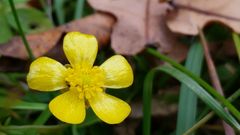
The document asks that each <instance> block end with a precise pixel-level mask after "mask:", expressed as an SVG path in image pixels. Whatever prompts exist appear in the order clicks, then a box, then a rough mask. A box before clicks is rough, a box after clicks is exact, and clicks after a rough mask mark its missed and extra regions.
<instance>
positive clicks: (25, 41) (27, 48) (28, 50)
mask: <svg viewBox="0 0 240 135" xmlns="http://www.w3.org/2000/svg"><path fill="white" fill-rule="evenodd" d="M9 3H10V6H11V9H12V12H13V16H14V19H15V21H16V24H17V27H18V30H19V32H20V35H21V38H22V41H23V43H24V46H25V48H26V50H27V53H28V56H29V58H30V59H31V60H34V56H33V53H32V50H31V48H30V46H29V44H28V42H27V39H26V37H25V34H24V32H23V29H22V27H21V24H20V21H19V18H18V15H17V12H16V8H15V5H14V2H13V0H9Z"/></svg>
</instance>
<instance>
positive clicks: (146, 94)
mask: <svg viewBox="0 0 240 135" xmlns="http://www.w3.org/2000/svg"><path fill="white" fill-rule="evenodd" d="M155 72H156V70H151V71H150V72H149V73H148V74H147V76H146V77H145V80H144V85H143V135H151V99H152V88H153V79H154V75H155Z"/></svg>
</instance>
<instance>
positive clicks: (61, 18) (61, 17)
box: [53, 0, 65, 24]
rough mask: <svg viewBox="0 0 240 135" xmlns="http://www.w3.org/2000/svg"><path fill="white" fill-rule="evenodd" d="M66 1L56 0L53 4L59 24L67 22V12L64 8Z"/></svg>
mask: <svg viewBox="0 0 240 135" xmlns="http://www.w3.org/2000/svg"><path fill="white" fill-rule="evenodd" d="M64 2H65V0H55V1H54V4H53V6H54V9H55V11H56V15H57V20H58V23H59V24H64V22H65V14H64V8H63V5H64Z"/></svg>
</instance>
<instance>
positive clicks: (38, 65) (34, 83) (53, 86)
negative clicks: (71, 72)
mask: <svg viewBox="0 0 240 135" xmlns="http://www.w3.org/2000/svg"><path fill="white" fill-rule="evenodd" d="M65 73H66V68H65V67H64V66H63V65H62V64H61V63H59V62H57V61H55V60H53V59H50V58H48V57H40V58H38V59H36V60H35V61H33V62H32V64H31V65H30V70H29V73H28V75H27V83H28V86H29V87H30V88H31V89H35V90H39V91H55V90H59V89H63V88H66V87H67V85H66V83H65V80H64V79H65Z"/></svg>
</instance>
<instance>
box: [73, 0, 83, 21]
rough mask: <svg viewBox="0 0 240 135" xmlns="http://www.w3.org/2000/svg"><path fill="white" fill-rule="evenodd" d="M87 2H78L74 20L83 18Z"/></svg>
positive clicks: (80, 0) (81, 0)
mask: <svg viewBox="0 0 240 135" xmlns="http://www.w3.org/2000/svg"><path fill="white" fill-rule="evenodd" d="M84 3H85V0H77V5H76V9H75V15H74V19H79V18H82V15H83V11H84Z"/></svg>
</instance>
